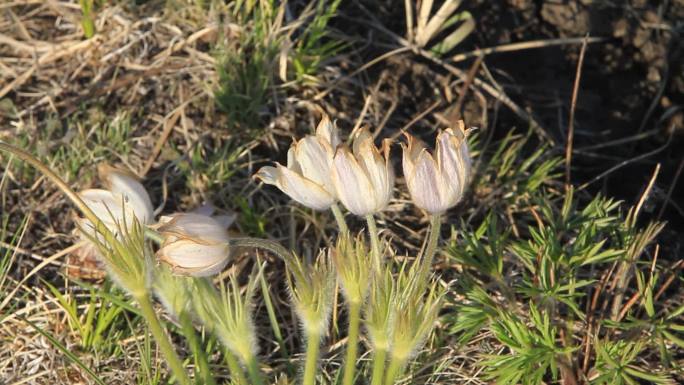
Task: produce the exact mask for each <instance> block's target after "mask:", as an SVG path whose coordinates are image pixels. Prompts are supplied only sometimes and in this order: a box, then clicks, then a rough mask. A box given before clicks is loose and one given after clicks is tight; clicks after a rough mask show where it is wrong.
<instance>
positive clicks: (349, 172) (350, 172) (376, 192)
mask: <svg viewBox="0 0 684 385" xmlns="http://www.w3.org/2000/svg"><path fill="white" fill-rule="evenodd" d="M389 143H390V142H389V140H385V141H384V142H383V145H382V152H383V155H384V156H383V155H381V153H380V150H379V149H378V148H377V147H376V146H375V144H373V136H372V135H371V134H370V132H368V130H367V129H363V130H362V131H361V132H360V133H359V135H358V136H357V137H356V138H355V139H354V146H353V152H352V151H349V149H348V148H346V147H344V146H342V147H340V148H338V149H337V151H336V153H335V157H334V159H333V168H332V181H333V184H334V185H335V191H336V193H337V196H338V198H339V199H340V201H341V202H342V204H344V206H345V207H346V208H347V210H349V211H351V212H352V213H354V214H356V215H359V216H366V215H369V214H374V213H376V212H378V211H381V210H382V209H384V208H385V207H386V206H387V204H388V203H389V200H390V198H391V197H392V186H393V185H394V173H393V172H392V168H391V167H390V164H389Z"/></svg>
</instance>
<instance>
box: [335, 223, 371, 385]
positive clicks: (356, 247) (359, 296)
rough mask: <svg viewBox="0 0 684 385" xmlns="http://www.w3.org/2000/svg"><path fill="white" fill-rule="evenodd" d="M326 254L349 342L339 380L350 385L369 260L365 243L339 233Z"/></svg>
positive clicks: (352, 379) (366, 291)
mask: <svg viewBox="0 0 684 385" xmlns="http://www.w3.org/2000/svg"><path fill="white" fill-rule="evenodd" d="M330 254H331V256H332V261H333V263H334V265H335V270H336V271H337V279H338V280H339V282H340V284H341V287H342V294H343V295H344V298H345V300H346V302H347V305H348V310H349V338H348V342H347V354H346V356H345V364H344V374H343V377H342V383H343V384H344V385H349V384H352V383H353V382H354V373H355V368H356V357H357V352H358V339H359V326H360V323H361V308H362V307H363V305H364V304H365V302H366V297H367V296H368V291H369V289H370V286H371V274H372V273H373V271H372V266H373V265H372V260H371V258H368V255H369V253H368V247H367V246H366V242H365V240H364V239H363V237H361V236H358V237H356V239H352V238H351V237H350V236H349V234H348V233H342V234H341V235H340V236H339V238H338V240H337V245H335V247H334V248H331V249H330Z"/></svg>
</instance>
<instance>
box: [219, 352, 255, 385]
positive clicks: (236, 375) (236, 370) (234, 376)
mask: <svg viewBox="0 0 684 385" xmlns="http://www.w3.org/2000/svg"><path fill="white" fill-rule="evenodd" d="M223 355H224V357H225V359H226V362H227V363H228V369H229V370H230V377H231V380H233V381H235V383H237V384H238V385H249V381H247V377H245V373H244V372H243V371H242V367H241V366H240V363H239V362H238V359H237V358H236V357H235V354H233V352H231V351H230V349H228V348H225V349H224V353H223Z"/></svg>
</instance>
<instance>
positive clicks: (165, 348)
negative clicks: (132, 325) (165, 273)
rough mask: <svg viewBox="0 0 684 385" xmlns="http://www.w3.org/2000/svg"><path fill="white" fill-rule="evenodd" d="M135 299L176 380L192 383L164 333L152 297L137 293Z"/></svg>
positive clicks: (184, 383)
mask: <svg viewBox="0 0 684 385" xmlns="http://www.w3.org/2000/svg"><path fill="white" fill-rule="evenodd" d="M135 300H136V301H137V302H138V304H139V305H140V312H141V314H142V316H143V318H145V321H147V324H148V325H149V327H150V332H151V333H152V336H153V337H154V339H155V340H156V341H157V345H158V346H159V350H161V352H162V354H163V355H164V358H165V359H166V362H167V364H168V365H169V368H171V372H172V373H173V375H174V376H175V377H176V381H178V383H179V384H181V385H191V384H192V382H191V381H190V378H189V377H188V374H187V373H185V369H184V368H183V363H182V362H181V360H180V358H178V355H177V354H176V351H175V350H174V349H173V345H171V341H169V337H168V336H167V335H166V334H165V333H164V329H162V326H161V323H160V322H159V318H157V314H156V313H155V312H154V309H153V308H152V302H151V301H150V297H148V296H147V295H146V294H143V295H136V296H135Z"/></svg>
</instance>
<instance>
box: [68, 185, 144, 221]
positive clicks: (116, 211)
mask: <svg viewBox="0 0 684 385" xmlns="http://www.w3.org/2000/svg"><path fill="white" fill-rule="evenodd" d="M78 195H79V196H80V197H81V199H83V202H84V203H85V204H86V206H88V208H90V209H91V210H92V211H93V213H94V214H95V216H96V217H98V218H99V219H100V220H101V221H102V222H103V223H104V224H105V225H106V226H107V228H109V229H110V230H112V231H117V230H118V229H117V225H116V224H117V223H120V222H121V221H122V220H123V218H124V211H123V208H122V207H121V204H122V200H121V198H119V199H117V197H116V196H115V195H114V194H112V193H111V192H110V191H107V190H102V189H90V190H83V191H81V192H79V193H78ZM126 214H127V217H130V215H131V213H130V212H129V213H126ZM127 222H129V220H128V218H127ZM127 224H128V223H127ZM91 227H92V226H91Z"/></svg>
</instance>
